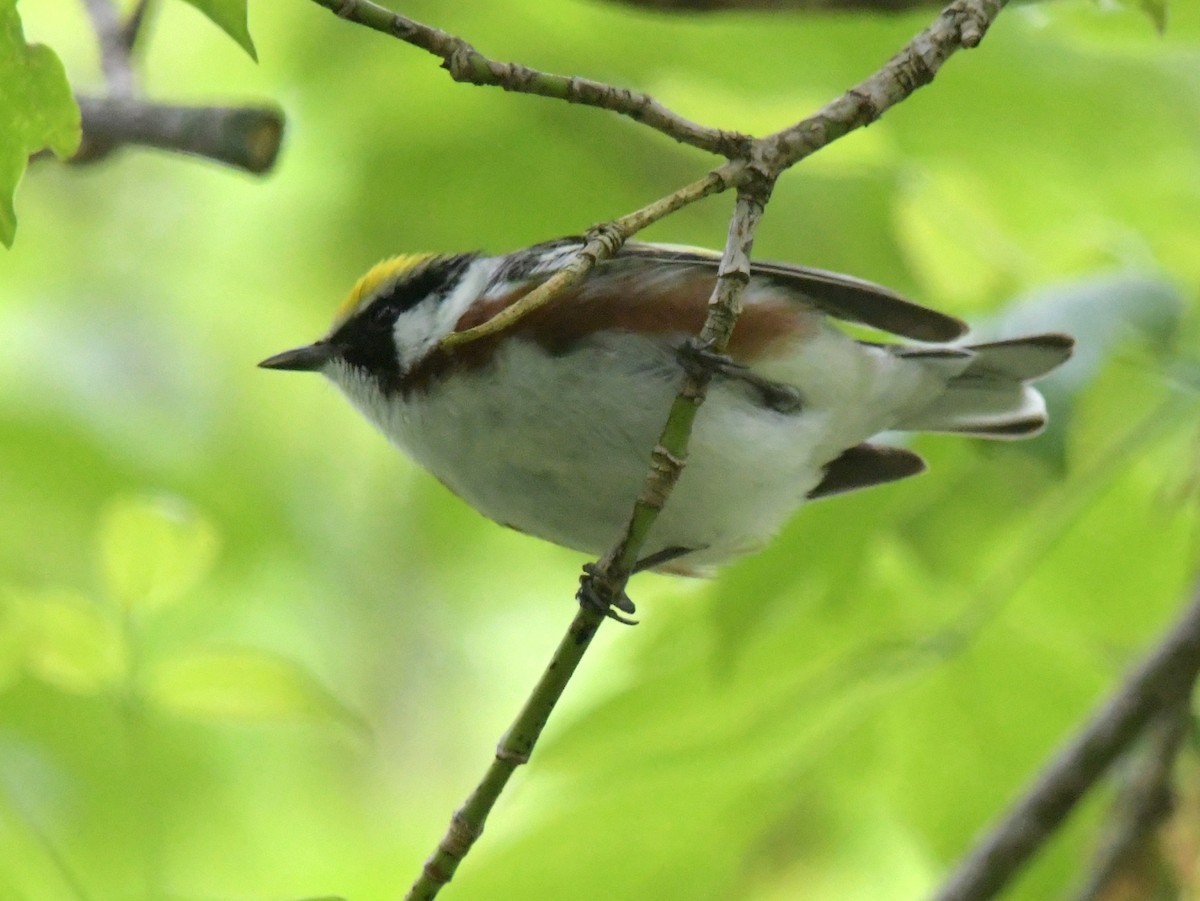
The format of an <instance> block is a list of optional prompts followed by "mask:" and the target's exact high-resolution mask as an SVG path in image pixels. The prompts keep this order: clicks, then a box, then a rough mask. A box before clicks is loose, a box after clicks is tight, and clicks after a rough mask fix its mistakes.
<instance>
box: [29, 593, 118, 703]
mask: <svg viewBox="0 0 1200 901" xmlns="http://www.w3.org/2000/svg"><path fill="white" fill-rule="evenodd" d="M11 597H12V599H13V600H15V602H16V603H15V605H14V608H15V612H16V614H17V618H18V620H19V621H20V622H21V623H22V626H23V631H24V642H23V644H24V658H25V668H26V670H27V671H28V672H29V673H30V675H32V676H34V677H35V678H38V679H40V680H42V681H43V682H45V683H47V684H49V685H53V686H54V687H55V688H59V689H62V690H63V691H67V692H71V693H72V694H81V695H91V694H97V693H99V692H101V691H105V690H106V689H109V688H111V687H113V686H115V685H118V684H120V682H121V680H122V679H123V678H124V677H125V674H126V672H127V671H128V659H129V655H128V653H127V646H126V642H125V638H124V636H123V635H122V633H121V630H120V628H119V627H118V626H117V624H116V623H115V622H114V621H113V620H112V619H111V618H110V617H109V616H106V615H105V611H104V609H103V608H102V607H100V606H99V605H98V604H96V602H95V601H93V600H92V599H91V598H89V597H87V596H85V595H83V594H80V593H79V592H75V591H70V590H67V589H50V590H46V591H31V592H26V593H17V592H14V593H13V594H12V595H11Z"/></svg>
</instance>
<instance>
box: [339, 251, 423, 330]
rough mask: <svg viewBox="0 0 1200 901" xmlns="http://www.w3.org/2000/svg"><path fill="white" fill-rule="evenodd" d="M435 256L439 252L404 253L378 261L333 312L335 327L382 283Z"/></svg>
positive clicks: (352, 313) (350, 314)
mask: <svg viewBox="0 0 1200 901" xmlns="http://www.w3.org/2000/svg"><path fill="white" fill-rule="evenodd" d="M435 256H437V254H433V253H402V254H400V255H399V256H394V257H390V258H389V259H386V260H381V261H380V262H378V263H376V264H375V265H374V266H372V267H371V268H370V269H368V270H367V273H366V275H364V276H363V277H362V278H360V279H359V280H358V281H357V282H355V283H354V287H353V288H352V289H351V290H350V293H349V294H347V295H346V299H345V300H343V301H342V302H341V303H340V304H338V308H337V311H336V312H335V313H334V314H333V326H334V328H337V327H338V326H339V325H341V324H342V323H343V322H345V321H346V320H347V319H349V318H350V317H351V316H353V315H354V314H355V313H356V312H358V310H359V308H360V307H361V306H362V302H363V301H364V300H366V299H367V298H369V297H371V296H372V295H374V294H375V293H376V291H377V290H378V289H379V286H380V285H382V284H384V283H385V282H388V281H392V280H394V279H396V278H399V277H400V276H401V275H404V273H406V272H411V271H412V270H414V269H416V268H417V267H418V266H420V265H421V264H423V263H426V262H428V261H429V260H431V259H433V258H434V257H435Z"/></svg>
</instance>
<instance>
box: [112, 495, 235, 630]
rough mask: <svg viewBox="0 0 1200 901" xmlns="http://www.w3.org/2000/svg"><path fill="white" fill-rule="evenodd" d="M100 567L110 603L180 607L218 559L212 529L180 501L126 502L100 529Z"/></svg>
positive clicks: (116, 505) (150, 607) (128, 499)
mask: <svg viewBox="0 0 1200 901" xmlns="http://www.w3.org/2000/svg"><path fill="white" fill-rule="evenodd" d="M98 541H99V546H100V562H101V568H102V571H103V575H104V585H105V589H106V591H107V595H108V597H109V599H111V600H112V601H114V602H115V603H117V604H118V605H120V606H121V607H124V608H125V609H128V610H155V609H158V608H161V607H165V606H168V605H170V604H173V603H175V602H176V601H178V600H179V599H180V598H182V597H183V596H184V595H185V594H186V593H187V592H188V591H189V590H190V589H191V588H192V587H193V586H194V585H195V584H196V583H197V582H199V581H200V580H201V579H202V578H204V576H205V574H206V573H207V572H208V570H209V568H210V567H211V566H212V563H213V560H214V559H215V557H216V553H217V545H218V538H217V533H216V530H215V529H214V528H213V526H212V524H211V523H210V522H209V521H208V520H206V519H204V518H203V517H202V516H200V515H199V514H197V513H196V512H195V511H193V510H191V509H190V508H189V507H188V506H187V505H186V504H184V503H183V502H182V501H180V500H178V499H176V498H161V497H159V498H144V497H122V498H119V499H117V500H115V501H113V502H112V503H110V504H109V506H108V509H107V510H106V511H105V512H104V515H103V517H102V519H101V524H100V534H99V539H98Z"/></svg>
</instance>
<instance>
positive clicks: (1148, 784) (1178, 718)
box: [1075, 697, 1192, 901]
mask: <svg viewBox="0 0 1200 901" xmlns="http://www.w3.org/2000/svg"><path fill="white" fill-rule="evenodd" d="M1191 725H1192V711H1191V707H1190V704H1189V698H1188V697H1181V698H1179V699H1178V700H1177V701H1176V702H1175V703H1174V704H1171V705H1168V706H1166V707H1163V708H1162V709H1160V710H1159V711H1158V712H1157V713H1156V714H1155V716H1154V719H1153V721H1152V722H1150V723H1149V725H1147V726H1146V729H1145V736H1144V738H1143V742H1144V744H1145V747H1144V748H1142V749H1141V752H1140V753H1139V754H1138V757H1137V759H1136V760H1135V761H1134V763H1133V765H1132V767H1131V768H1130V772H1129V774H1128V776H1127V777H1126V779H1125V784H1124V785H1123V786H1122V787H1121V791H1120V794H1119V795H1118V796H1117V800H1116V803H1115V805H1114V809H1113V814H1112V823H1111V824H1110V827H1109V829H1108V830H1107V832H1108V834H1107V835H1106V836H1105V840H1104V841H1103V843H1102V844H1101V845H1100V847H1099V849H1098V850H1097V851H1096V855H1095V858H1094V860H1093V863H1092V867H1091V872H1090V873H1089V874H1088V877H1087V881H1086V882H1085V883H1084V886H1083V888H1082V889H1080V890H1079V893H1078V894H1077V895H1075V901H1101V899H1102V898H1105V897H1108V894H1107V893H1108V892H1109V890H1110V888H1111V886H1112V884H1113V882H1114V881H1115V880H1116V879H1117V877H1118V876H1119V875H1120V874H1121V873H1122V871H1123V870H1124V869H1125V868H1126V867H1129V866H1130V864H1131V863H1132V861H1133V860H1134V858H1136V857H1137V855H1138V852H1139V851H1140V850H1142V848H1144V847H1145V843H1146V842H1147V841H1148V840H1149V839H1150V837H1151V836H1152V835H1153V832H1154V829H1155V828H1156V827H1158V825H1159V824H1160V823H1162V822H1163V820H1165V819H1166V818H1167V817H1168V816H1169V815H1170V813H1171V811H1172V808H1173V807H1174V804H1175V798H1174V794H1173V792H1172V787H1171V776H1172V773H1173V772H1174V769H1175V758H1176V756H1177V755H1178V754H1179V751H1180V749H1181V748H1182V747H1183V743H1184V741H1185V740H1186V738H1187V736H1188V730H1189V729H1190V727H1191Z"/></svg>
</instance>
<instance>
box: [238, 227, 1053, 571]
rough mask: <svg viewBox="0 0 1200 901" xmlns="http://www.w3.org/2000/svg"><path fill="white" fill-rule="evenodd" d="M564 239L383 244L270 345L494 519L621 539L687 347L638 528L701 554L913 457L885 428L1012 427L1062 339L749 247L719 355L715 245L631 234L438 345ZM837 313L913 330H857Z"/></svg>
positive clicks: (1024, 428) (910, 467)
mask: <svg viewBox="0 0 1200 901" xmlns="http://www.w3.org/2000/svg"><path fill="white" fill-rule="evenodd" d="M580 246H581V241H580V240H579V239H574V238H571V239H563V240H559V241H552V242H549V243H546V244H540V245H537V246H534V247H530V248H528V249H526V250H521V251H517V252H515V253H511V254H508V255H505V256H485V255H482V254H479V253H466V254H452V255H434V254H421V255H409V256H398V257H394V258H393V259H390V260H385V261H384V262H382V263H379V264H378V265H377V266H375V267H374V268H373V269H371V270H370V271H369V272H368V273H367V274H366V275H364V276H363V277H362V278H361V279H360V280H359V281H358V283H357V284H356V285H355V286H354V289H353V290H352V291H351V292H350V294H349V296H348V297H347V298H346V299H345V300H344V301H343V303H342V305H341V306H340V307H339V309H338V311H337V315H336V317H335V319H334V322H333V326H332V328H331V329H330V331H329V333H328V334H327V335H326V336H325V337H324V338H321V339H320V340H319V341H317V342H316V343H314V344H310V345H308V346H306V347H301V348H298V349H296V350H289V351H286V352H284V353H281V354H278V355H276V356H273V357H271V358H270V359H267V360H264V361H263V362H262V363H261V364H259V365H261V366H264V367H266V368H268V369H295V370H310V371H315V372H321V373H324V374H325V375H326V376H328V377H329V378H330V379H331V380H332V381H333V382H334V384H336V385H337V386H338V387H339V388H340V389H341V390H342V391H343V392H344V393H345V394H346V396H347V397H348V398H349V399H350V400H351V402H353V403H354V404H355V406H357V407H358V408H359V409H360V410H361V411H362V412H363V413H364V414H365V415H366V417H367V418H368V419H370V420H371V421H372V422H374V423H375V425H377V426H378V427H379V428H380V429H381V430H382V431H383V432H384V434H385V435H387V436H388V438H390V439H391V440H392V441H393V442H395V443H396V444H397V445H398V446H399V447H400V448H401V449H402V450H404V451H405V452H406V453H407V454H408V455H409V456H411V457H412V458H413V459H414V460H415V461H416V462H418V463H420V464H421V465H422V466H424V467H425V468H426V469H428V470H429V471H430V472H431V473H433V474H434V475H435V476H436V477H437V478H438V479H440V480H441V481H442V483H443V484H445V485H446V486H447V487H448V488H449V489H450V490H451V491H453V492H454V493H455V494H457V495H458V496H459V497H461V498H462V499H463V500H465V501H466V502H467V503H469V504H470V505H471V506H473V507H474V508H475V509H476V510H478V511H479V512H481V513H483V514H484V515H485V516H487V517H489V518H490V519H493V520H495V521H496V522H499V523H502V524H503V525H506V526H509V527H511V528H514V529H517V530H519V531H521V532H526V533H529V534H530V535H536V536H538V537H541V538H544V539H547V540H549V541H552V542H554V543H556V544H560V545H565V546H566V547H570V548H575V549H576V550H580V551H583V552H585V553H588V554H593V555H595V554H599V553H601V552H603V551H604V550H606V549H607V548H608V547H609V545H611V544H612V543H613V542H614V541H615V539H617V538H618V537H619V535H620V533H621V531H622V529H623V528H624V526H625V523H626V521H627V519H628V516H629V514H630V511H631V509H632V507H633V502H634V499H635V498H636V497H637V495H638V492H639V490H640V488H641V486H642V483H643V480H644V479H645V476H646V472H647V469H648V465H649V460H650V452H651V449H652V448H653V447H654V445H655V442H656V440H657V438H658V435H659V432H660V430H661V428H662V426H663V423H664V421H665V419H666V416H667V411H668V409H669V408H670V406H671V402H672V399H673V398H674V396H675V394H676V392H677V391H678V390H679V387H680V385H681V383H682V380H683V377H684V367H686V366H696V365H704V366H709V367H711V368H712V369H713V371H714V378H713V381H712V383H711V385H710V388H709V391H708V399H707V402H706V403H705V404H704V405H703V406H702V407H701V408H700V410H699V413H698V416H697V419H696V422H695V427H694V431H693V434H692V440H691V445H690V451H689V457H688V461H687V466H686V468H685V470H684V472H683V474H682V476H681V477H680V479H679V482H678V484H677V486H676V488H675V491H674V493H673V494H672V495H671V497H670V499H669V501H668V503H667V505H666V507H665V509H664V510H663V511H662V514H661V515H660V516H659V518H658V520H657V522H656V523H655V524H654V527H653V530H652V532H651V533H650V537H649V539H648V541H647V543H646V545H645V546H644V548H643V552H644V553H645V554H646V555H647V557H646V559H647V560H648V561H650V562H659V564H660V565H659V566H657V567H656V568H659V569H663V570H665V571H669V572H677V573H686V574H697V573H702V572H705V571H706V570H708V569H710V568H711V567H713V566H714V565H716V564H720V563H724V562H725V561H727V560H730V559H732V558H734V557H737V556H739V555H742V554H746V553H749V552H751V551H754V550H756V549H758V548H761V547H762V546H763V545H764V544H765V543H766V542H767V541H768V540H769V539H770V538H771V537H772V536H773V535H774V534H775V533H776V532H777V531H778V530H779V529H780V527H781V526H782V525H783V523H784V522H785V521H786V520H787V519H788V517H790V516H791V515H792V513H793V512H795V510H796V509H797V508H798V507H800V506H801V505H803V504H804V503H805V502H806V501H808V500H812V499H815V498H821V497H825V496H827V495H831V494H837V493H839V492H843V491H850V490H853V489H856V488H865V487H867V486H870V485H877V484H881V483H884V482H890V481H893V480H895V479H900V478H904V477H906V476H910V475H915V474H916V473H919V472H921V471H922V470H923V469H924V468H925V463H924V461H923V460H922V459H921V458H920V457H919V456H918V455H917V454H915V453H913V452H912V451H910V450H906V449H903V448H900V447H893V446H888V445H884V444H871V443H867V441H868V439H869V438H871V437H872V436H873V435H876V434H877V433H879V432H883V431H890V430H907V431H933V432H958V433H962V434H966V435H973V436H977V437H981V438H1000V439H1013V438H1026V437H1029V436H1031V435H1035V434H1037V433H1038V432H1039V431H1041V429H1042V427H1043V426H1044V425H1045V421H1046V416H1045V405H1044V403H1043V400H1042V397H1041V395H1040V394H1039V393H1038V392H1037V391H1036V390H1034V389H1033V388H1031V387H1030V386H1029V385H1028V382H1029V381H1030V380H1032V379H1036V378H1038V377H1039V376H1042V375H1045V374H1046V373H1048V372H1049V371H1051V370H1052V369H1054V368H1056V367H1057V366H1059V365H1060V364H1061V363H1063V362H1064V361H1065V360H1066V359H1067V358H1068V357H1069V356H1070V354H1071V348H1072V343H1073V342H1072V339H1071V338H1069V337H1068V336H1066V335H1059V334H1043V335H1033V336H1029V337H1023V338H1013V339H1010V340H1007V341H998V342H994V343H990V344H977V345H974V346H965V347H964V346H957V345H950V344H948V343H947V342H951V341H953V340H955V339H957V338H959V337H961V336H962V335H963V334H964V333H965V332H966V325H965V324H964V323H962V322H961V321H959V320H958V319H955V318H953V317H951V316H947V315H945V314H943V313H939V312H936V311H934V310H930V309H927V308H925V307H922V306H918V305H917V304H915V303H912V302H911V301H908V300H905V299H904V298H902V297H900V296H898V295H897V294H895V293H893V292H892V291H889V290H888V289H886V288H883V287H880V286H878V285H874V284H871V283H869V282H865V281H861V280H860V279H857V278H853V277H851V276H848V275H838V274H836V273H832V272H823V271H820V270H817V269H808V268H804V267H801V266H792V265H787V264H780V263H756V264H754V265H753V266H752V267H751V276H750V281H749V284H748V285H747V286H746V289H745V291H744V292H743V294H742V298H743V304H744V309H743V312H742V314H741V317H740V318H739V319H738V322H737V326H736V328H735V330H734V333H733V338H732V341H731V343H730V345H729V356H728V357H718V356H716V355H715V354H712V353H710V352H708V351H706V350H705V349H704V348H702V347H698V346H697V345H696V343H695V342H694V340H691V336H694V335H696V334H697V332H698V331H699V330H700V326H701V324H702V322H703V321H704V318H705V314H706V312H707V304H708V300H709V296H710V295H711V293H712V290H713V285H714V281H715V279H716V274H717V263H718V260H719V257H718V256H717V255H716V254H712V253H709V252H707V251H703V250H695V249H691V248H684V247H675V246H669V245H655V244H627V245H625V247H624V248H623V249H622V250H621V251H620V252H619V253H618V254H617V255H616V256H615V257H613V258H612V259H610V260H606V261H604V262H601V263H600V264H599V265H597V266H596V268H595V269H594V270H593V271H592V273H591V274H590V275H589V276H588V277H587V278H586V279H585V280H584V281H583V282H581V283H580V284H578V285H577V286H575V287H574V288H572V289H570V290H568V291H567V292H566V293H565V294H562V295H560V296H559V297H558V298H557V299H556V300H554V301H553V302H552V303H551V304H550V305H549V306H547V307H544V308H542V309H539V310H537V311H536V312H534V313H532V314H530V315H528V316H526V317H525V318H523V319H520V320H519V321H517V322H516V324H515V325H512V326H510V327H508V328H506V329H505V330H503V331H501V332H500V333H499V334H496V335H492V336H488V337H484V338H480V339H478V340H475V341H472V342H469V343H466V344H462V345H459V346H457V347H455V348H453V349H447V348H445V347H443V346H442V345H440V344H439V342H440V340H441V339H442V338H443V337H445V336H446V335H447V334H449V333H450V332H454V331H462V330H464V329H466V328H469V327H471V326H475V325H478V324H480V323H482V322H484V321H486V320H487V319H489V318H491V317H492V316H494V315H495V314H496V313H497V312H499V311H500V310H503V309H505V308H506V307H508V306H509V305H511V304H512V303H514V302H515V301H516V300H518V299H519V298H521V297H522V296H523V295H525V294H526V293H528V292H529V291H530V290H531V289H532V288H534V287H535V286H536V285H538V284H540V283H542V282H544V281H545V280H546V279H547V278H548V277H549V276H551V275H552V274H553V273H555V272H556V271H558V270H559V269H560V268H561V267H562V266H563V264H564V263H565V262H566V261H567V260H569V259H570V258H571V257H572V255H573V254H574V253H575V252H576V251H577V250H578V249H579V248H580ZM831 319H838V320H844V321H848V322H854V323H860V324H862V325H866V326H870V327H872V328H874V329H877V330H879V331H882V332H890V333H892V334H894V335H898V336H901V337H904V338H909V339H915V340H916V341H919V342H922V343H921V344H915V345H914V344H903V343H876V342H868V341H861V340H855V339H854V338H852V337H850V336H849V335H847V334H846V333H844V332H843V331H841V330H839V329H838V328H836V327H834V326H833V324H832V323H831V322H830V320H831Z"/></svg>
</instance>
